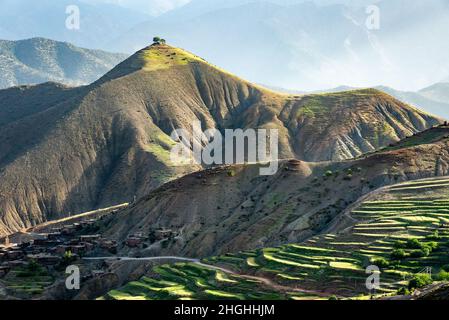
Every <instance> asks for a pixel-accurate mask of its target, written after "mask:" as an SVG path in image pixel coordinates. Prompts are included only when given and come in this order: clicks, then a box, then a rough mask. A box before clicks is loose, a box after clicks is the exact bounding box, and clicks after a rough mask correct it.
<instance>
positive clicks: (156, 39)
mask: <svg viewBox="0 0 449 320" xmlns="http://www.w3.org/2000/svg"><path fill="white" fill-rule="evenodd" d="M153 42H154V43H157V44H160V43H161V38H160V37H154V38H153Z"/></svg>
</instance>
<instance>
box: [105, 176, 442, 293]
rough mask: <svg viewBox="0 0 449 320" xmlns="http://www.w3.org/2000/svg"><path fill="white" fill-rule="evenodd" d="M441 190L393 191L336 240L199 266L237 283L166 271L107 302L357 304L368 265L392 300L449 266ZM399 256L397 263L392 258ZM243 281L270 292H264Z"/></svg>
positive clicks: (195, 270)
mask: <svg viewBox="0 0 449 320" xmlns="http://www.w3.org/2000/svg"><path fill="white" fill-rule="evenodd" d="M447 185H449V178H446V179H445V178H442V179H438V180H421V181H414V182H409V183H406V184H401V185H397V186H393V187H391V188H389V189H388V190H386V191H384V192H383V193H381V194H378V195H376V196H375V198H374V199H369V200H367V201H365V202H364V203H363V204H362V205H361V206H360V207H358V208H357V209H356V210H354V211H353V212H352V213H351V216H352V218H353V219H356V220H357V221H358V223H356V224H355V225H354V226H353V227H351V228H350V229H347V230H344V231H343V232H341V233H339V234H336V235H332V234H328V235H321V236H317V237H314V238H312V239H310V240H309V241H307V242H305V243H303V244H286V245H283V246H280V247H276V248H263V249H259V250H253V251H248V252H241V253H237V254H228V255H224V256H219V257H212V258H209V259H204V263H207V264H211V265H216V266H222V267H224V268H227V269H231V270H233V271H235V272H236V273H238V275H234V274H227V273H225V272H221V271H217V270H211V269H208V268H207V267H199V266H197V265H194V264H175V265H164V266H161V267H157V268H155V269H154V275H153V277H152V278H151V279H150V278H143V279H142V280H140V281H138V282H133V283H130V284H128V285H127V286H125V287H124V288H121V289H120V290H116V291H112V292H110V293H109V294H108V296H107V298H112V299H134V298H138V299H140V298H144V299H172V298H181V299H186V298H188V299H197V298H204V299H219V298H228V299H265V298H273V299H274V298H277V299H285V298H289V299H314V298H319V294H318V293H317V294H316V295H314V294H311V293H310V292H309V293H302V294H298V290H299V289H305V290H313V291H318V292H322V293H324V294H325V295H327V296H332V295H337V296H341V297H351V298H354V297H362V296H367V295H369V294H370V292H368V290H367V289H366V285H365V281H366V278H367V274H366V272H365V270H366V267H367V266H369V265H378V266H379V267H380V269H381V289H380V290H378V291H377V292H376V294H384V295H385V294H394V293H395V292H397V290H398V289H399V288H401V287H404V286H406V285H407V284H408V281H409V280H410V279H411V278H412V277H413V276H414V275H415V274H417V273H419V272H421V270H423V268H428V267H431V268H432V270H433V272H434V273H437V272H438V271H440V269H441V268H442V266H444V265H448V264H449V254H448V253H449V194H448V192H449V188H448V187H446V186H447ZM417 244H418V247H413V246H416V245H417ZM423 248H424V249H423ZM426 248H431V249H426ZM418 249H423V250H424V251H426V250H427V252H425V253H422V252H423V250H418ZM398 251H402V252H401V254H402V256H400V257H398V256H397V254H398V253H397V252H398ZM395 252H396V253H395ZM395 254H396V256H395ZM248 275H250V276H257V277H260V278H263V279H269V281H272V282H273V283H274V284H275V285H272V286H271V288H270V286H267V285H266V284H264V283H262V282H260V281H254V280H249V279H248V278H246V276H248ZM288 289H290V290H288Z"/></svg>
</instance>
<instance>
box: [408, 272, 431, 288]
mask: <svg viewBox="0 0 449 320" xmlns="http://www.w3.org/2000/svg"><path fill="white" fill-rule="evenodd" d="M432 282H433V280H432V277H431V276H430V275H428V274H417V275H416V276H414V277H413V279H412V280H410V282H409V283H408V288H409V289H410V290H414V289H419V288H423V287H425V286H428V285H429V284H432Z"/></svg>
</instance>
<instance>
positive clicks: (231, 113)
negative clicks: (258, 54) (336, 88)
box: [0, 45, 440, 233]
mask: <svg viewBox="0 0 449 320" xmlns="http://www.w3.org/2000/svg"><path fill="white" fill-rule="evenodd" d="M30 91H32V92H33V95H34V96H35V97H37V99H28V98H27V97H28V96H29V94H28V93H29V92H30ZM63 93H64V94H62V93H61V90H60V89H55V90H54V91H52V90H49V86H48V85H40V86H36V87H32V88H28V87H22V88H20V89H10V90H3V91H0V110H1V111H0V112H1V113H5V111H4V110H8V113H10V112H14V108H20V109H21V110H24V113H22V115H21V116H20V117H11V116H8V117H7V118H6V119H8V120H7V121H6V123H3V125H2V126H1V127H0V169H1V170H0V179H1V181H2V184H1V185H0V215H1V221H2V222H1V226H0V230H1V231H0V232H1V233H5V232H12V231H16V230H19V229H21V228H24V227H29V226H31V225H34V224H38V223H41V222H44V221H47V220H49V219H54V218H60V217H63V216H67V215H69V214H70V213H72V214H74V213H79V212H85V211H89V210H92V209H95V208H101V207H107V206H110V205H114V204H117V203H124V202H130V201H133V199H134V197H136V198H140V197H142V196H144V195H146V194H148V193H149V192H150V191H151V190H153V189H154V188H156V187H158V186H160V185H161V184H163V183H165V182H167V181H169V180H171V179H173V178H176V177H179V176H180V175H183V174H186V173H189V172H193V171H196V170H199V169H201V167H200V166H184V167H178V166H175V165H174V164H173V163H172V162H171V161H170V150H171V149H172V147H173V145H174V144H175V142H174V141H172V140H171V139H170V134H171V133H172V131H173V130H174V129H180V128H185V129H187V130H191V126H192V123H193V122H195V121H200V122H201V124H202V126H203V129H204V130H205V129H208V128H218V129H219V130H223V129H226V128H243V129H246V128H252V129H258V128H276V129H278V130H279V155H280V158H299V159H305V160H314V161H315V160H317V161H318V160H341V159H348V158H351V157H353V156H357V155H361V154H362V153H364V152H368V151H374V150H376V149H378V148H380V147H383V146H386V145H388V144H389V143H391V142H393V141H397V140H399V139H400V138H403V137H405V136H407V135H412V134H413V133H415V132H418V131H421V130H424V129H426V128H429V127H431V126H432V125H435V124H437V123H438V122H439V121H440V120H439V119H437V118H435V117H433V116H430V115H428V114H426V113H424V112H421V111H419V110H416V109H414V108H411V107H410V106H408V105H405V104H403V103H401V102H400V101H398V100H395V99H393V98H392V97H390V96H388V95H386V94H383V93H381V92H379V91H376V90H362V91H351V92H346V93H337V94H329V95H311V96H287V95H282V94H277V93H274V92H271V91H268V90H266V89H263V88H260V87H259V86H256V85H253V84H251V83H249V82H247V81H244V80H241V79H239V78H238V77H236V76H233V75H230V74H229V73H226V72H224V71H222V70H220V69H219V68H217V67H215V66H213V65H212V64H210V63H207V62H205V61H204V60H202V59H201V58H199V57H197V56H195V55H193V54H191V53H188V52H186V51H184V50H181V49H178V48H173V47H170V46H167V45H152V46H149V47H147V48H144V49H142V50H141V51H139V52H137V53H136V54H135V55H133V56H131V57H130V58H129V59H127V60H125V61H124V62H123V63H121V64H120V65H118V66H117V67H116V68H114V69H113V70H111V71H110V72H109V73H108V74H107V75H105V76H104V77H103V78H102V79H100V80H99V81H97V82H95V83H93V84H92V85H90V86H87V87H81V88H76V89H72V90H68V91H67V90H66V91H64V92H63ZM55 94H56V95H57V99H55V96H54V95H55ZM11 106H13V107H11ZM14 106H15V107H14Z"/></svg>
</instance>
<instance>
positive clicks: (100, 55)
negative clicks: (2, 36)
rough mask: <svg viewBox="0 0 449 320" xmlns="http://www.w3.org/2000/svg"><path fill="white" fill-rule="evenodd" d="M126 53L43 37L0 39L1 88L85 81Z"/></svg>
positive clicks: (100, 74) (102, 71)
mask: <svg viewBox="0 0 449 320" xmlns="http://www.w3.org/2000/svg"><path fill="white" fill-rule="evenodd" d="M126 57H127V55H124V54H118V53H109V52H105V51H100V50H88V49H83V48H78V47H76V46H74V45H72V44H69V43H65V42H57V41H53V40H48V39H44V38H33V39H28V40H21V41H6V40H0V89H2V88H7V87H11V86H16V85H22V84H36V83H42V82H47V81H54V82H60V83H64V84H70V85H80V84H88V83H91V82H93V81H95V80H97V79H98V78H100V77H101V76H102V75H103V74H105V73H106V72H108V71H109V70H110V69H112V68H113V67H114V66H115V65H117V64H118V63H119V62H121V61H122V60H124V59H125V58H126Z"/></svg>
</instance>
